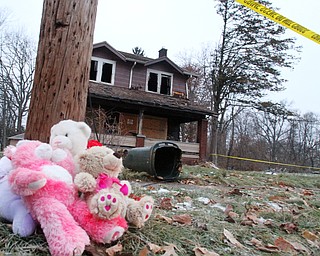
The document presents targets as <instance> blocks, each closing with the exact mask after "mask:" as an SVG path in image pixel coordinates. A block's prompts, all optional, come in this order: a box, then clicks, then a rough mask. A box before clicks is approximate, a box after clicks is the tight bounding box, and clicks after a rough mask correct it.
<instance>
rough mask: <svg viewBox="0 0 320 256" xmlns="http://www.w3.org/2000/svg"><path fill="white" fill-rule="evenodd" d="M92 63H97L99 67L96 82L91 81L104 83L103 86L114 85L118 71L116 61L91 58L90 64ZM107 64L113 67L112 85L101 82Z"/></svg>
mask: <svg viewBox="0 0 320 256" xmlns="http://www.w3.org/2000/svg"><path fill="white" fill-rule="evenodd" d="M91 61H97V62H98V65H97V75H96V80H91V79H90V81H95V82H98V83H102V84H108V85H114V79H115V71H116V61H114V60H108V59H103V58H99V57H91V60H90V62H91ZM105 63H108V64H111V65H112V74H111V82H110V83H108V82H103V81H101V77H102V69H103V64H105ZM90 67H91V64H90Z"/></svg>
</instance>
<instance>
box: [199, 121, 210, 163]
mask: <svg viewBox="0 0 320 256" xmlns="http://www.w3.org/2000/svg"><path fill="white" fill-rule="evenodd" d="M207 129H208V120H207V119H202V120H199V121H198V143H199V158H200V159H199V160H200V161H205V160H206V159H207Z"/></svg>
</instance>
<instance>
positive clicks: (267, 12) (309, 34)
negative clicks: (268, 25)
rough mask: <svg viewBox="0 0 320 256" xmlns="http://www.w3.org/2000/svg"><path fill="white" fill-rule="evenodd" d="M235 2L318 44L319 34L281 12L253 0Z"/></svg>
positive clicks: (319, 42) (237, 0) (319, 41)
mask: <svg viewBox="0 0 320 256" xmlns="http://www.w3.org/2000/svg"><path fill="white" fill-rule="evenodd" d="M235 1H236V2H238V3H240V4H242V5H244V6H247V7H248V8H250V9H252V10H254V11H255V12H257V13H260V14H262V15H263V16H265V17H267V18H268V19H270V20H273V21H275V22H277V23H279V24H280V25H282V26H285V27H287V28H289V29H291V30H293V31H294V32H297V33H299V34H300V35H303V36H305V37H306V38H309V39H310V40H312V41H314V42H316V43H318V44H320V35H319V34H317V33H315V32H313V31H311V30H310V29H307V28H306V27H303V26H301V25H299V24H298V23H296V22H294V21H292V20H290V19H288V18H286V17H284V16H282V15H281V14H279V13H277V12H275V11H273V10H271V9H269V8H267V7H265V6H264V5H262V4H259V3H257V2H256V1H254V0H235Z"/></svg>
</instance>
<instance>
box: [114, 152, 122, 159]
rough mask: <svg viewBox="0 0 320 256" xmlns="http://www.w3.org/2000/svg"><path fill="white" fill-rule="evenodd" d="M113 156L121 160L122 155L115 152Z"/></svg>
mask: <svg viewBox="0 0 320 256" xmlns="http://www.w3.org/2000/svg"><path fill="white" fill-rule="evenodd" d="M113 155H114V156H115V157H116V158H119V159H120V158H121V154H119V153H118V152H114V153H113Z"/></svg>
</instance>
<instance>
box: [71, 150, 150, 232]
mask: <svg viewBox="0 0 320 256" xmlns="http://www.w3.org/2000/svg"><path fill="white" fill-rule="evenodd" d="M76 163H77V165H78V169H79V170H80V172H79V173H78V174H77V175H76V177H75V179H74V182H75V184H76V186H77V187H78V189H79V191H81V192H83V193H84V198H85V200H86V201H87V203H88V205H89V209H90V211H91V212H92V213H93V214H96V215H97V216H100V217H102V218H111V217H114V216H116V215H117V214H120V215H121V216H122V217H123V218H125V219H126V221H127V222H128V223H129V224H130V225H133V226H135V227H138V228H141V227H143V226H144V223H145V222H146V221H147V220H148V219H149V218H150V216H151V213H152V208H153V204H154V200H153V198H152V197H150V196H143V197H141V198H140V199H139V200H135V199H133V198H131V196H132V194H131V193H132V191H131V185H130V183H129V182H128V181H124V180H119V178H118V177H119V174H120V173H121V172H122V169H123V164H122V158H121V156H120V155H119V154H117V153H116V152H114V151H113V150H112V149H110V148H108V147H105V146H96V145H95V146H93V147H91V148H89V149H87V150H86V151H84V152H83V153H81V154H79V155H78V157H77V159H76Z"/></svg>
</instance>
